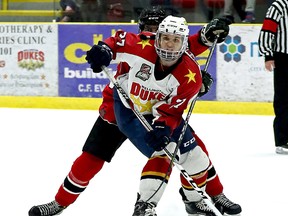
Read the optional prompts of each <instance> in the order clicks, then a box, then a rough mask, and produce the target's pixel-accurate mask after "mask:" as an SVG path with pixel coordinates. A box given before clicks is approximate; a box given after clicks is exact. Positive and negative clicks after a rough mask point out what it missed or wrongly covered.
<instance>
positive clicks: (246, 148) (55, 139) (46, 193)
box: [0, 108, 288, 216]
mask: <svg viewBox="0 0 288 216" xmlns="http://www.w3.org/2000/svg"><path fill="white" fill-rule="evenodd" d="M97 116H98V111H87V110H85V111H84V110H53V109H16V108H15V109H13V108H12V109H10V108H1V109H0V120H1V123H0V167H1V169H0V170H1V177H0V185H1V197H2V198H1V210H0V215H3V216H4V215H11V216H25V215H28V213H27V212H28V210H29V209H30V207H32V206H33V205H37V204H43V203H46V202H50V201H52V200H53V199H54V196H55V194H56V192H57V190H58V188H59V186H60V184H61V183H62V182H63V180H64V178H65V176H66V175H67V173H68V171H69V170H70V167H71V165H72V163H73V161H74V159H76V157H78V156H79V155H80V153H81V149H82V145H83V143H84V142H85V139H86V137H87V135H88V133H89V132H90V129H91V128H92V125H93V123H94V121H95V120H96V118H97ZM272 122H273V116H247V115H214V114H213V115H212V114H193V115H192V117H191V120H190V124H191V125H192V126H193V127H194V129H195V130H196V132H197V134H198V135H199V136H200V137H201V138H202V140H203V141H204V142H205V143H206V146H207V148H208V150H209V153H210V158H211V160H212V161H213V163H214V165H215V167H216V169H217V171H218V174H219V176H220V179H221V181H222V183H223V185H224V192H225V194H226V195H227V196H228V197H229V198H230V199H232V200H233V201H235V202H238V203H239V204H241V206H242V208H243V212H242V214H241V215H242V216H263V215H265V216H266V215H269V216H287V215H288V204H287V203H288V201H287V194H288V186H287V181H288V170H287V166H288V155H287V156H285V155H277V154H275V147H274V138H273V131H272ZM111 135H112V134H111ZM112 136H113V135H112ZM145 162H146V158H145V157H144V156H142V155H141V154H140V153H139V152H138V151H137V150H136V149H135V148H134V147H133V145H132V144H131V143H130V142H128V141H126V142H125V144H124V145H123V146H122V147H121V148H120V149H119V151H118V152H117V154H116V156H115V157H114V159H113V160H112V162H111V163H110V164H106V165H105V166H104V168H103V169H102V171H101V172H100V173H99V174H98V175H97V176H95V178H94V179H93V180H92V181H91V182H90V185H89V186H88V188H87V189H86V191H85V192H84V193H83V194H82V195H80V197H79V198H78V200H77V201H76V202H75V203H74V204H72V205H71V206H69V207H68V208H67V209H66V210H65V211H64V212H63V213H62V215H63V216H65V215H66V216H97V215H99V216H100V215H101V216H103V215H105V216H109V215H111V216H112V215H113V216H115V215H121V216H122V215H123V216H124V215H132V212H133V205H134V202H135V199H136V192H137V189H138V184H139V177H140V172H141V169H142V166H143V165H144V164H145ZM179 186H180V183H179V171H178V170H177V169H174V170H173V173H172V177H171V180H170V183H169V185H168V187H167V189H166V192H165V193H164V196H163V198H162V200H161V201H160V203H159V205H158V207H157V213H158V216H176V215H177V216H181V215H183V216H185V215H187V214H186V213H185V210H184V205H183V203H182V201H181V198H180V195H179V194H178V188H179Z"/></svg>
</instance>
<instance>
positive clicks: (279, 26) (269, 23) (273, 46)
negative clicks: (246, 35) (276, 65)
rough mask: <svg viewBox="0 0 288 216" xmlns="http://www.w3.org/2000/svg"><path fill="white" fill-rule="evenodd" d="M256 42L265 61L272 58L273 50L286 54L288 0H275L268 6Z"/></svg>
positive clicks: (287, 45) (287, 50)
mask: <svg viewBox="0 0 288 216" xmlns="http://www.w3.org/2000/svg"><path fill="white" fill-rule="evenodd" d="M258 44H259V52H260V54H261V55H264V56H265V60H266V61H267V60H272V59H273V52H280V53H286V54H288V0H275V1H274V2H273V3H272V5H271V6H270V7H269V8H268V10H267V13H266V16H265V19H264V22H263V25H262V28H261V31H260V35H259V40H258Z"/></svg>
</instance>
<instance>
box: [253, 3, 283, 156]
mask: <svg viewBox="0 0 288 216" xmlns="http://www.w3.org/2000/svg"><path fill="white" fill-rule="evenodd" d="M258 43H259V52H260V54H261V55H264V56H265V68H266V70H268V71H270V72H272V71H274V101H273V107H274V112H275V118H274V122H273V127H274V137H275V146H276V153H278V154H288V0H275V1H274V2H273V3H272V4H271V6H270V7H269V8H268V10H267V13H266V16H265V19H264V22H263V26H262V29H261V31H260V35H259V40H258Z"/></svg>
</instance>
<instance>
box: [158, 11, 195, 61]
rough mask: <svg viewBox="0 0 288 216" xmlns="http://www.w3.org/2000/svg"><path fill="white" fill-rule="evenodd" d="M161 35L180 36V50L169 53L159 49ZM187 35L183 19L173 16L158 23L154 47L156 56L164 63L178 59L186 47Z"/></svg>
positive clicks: (186, 27)
mask: <svg viewBox="0 0 288 216" xmlns="http://www.w3.org/2000/svg"><path fill="white" fill-rule="evenodd" d="M163 33H165V34H171V35H178V36H181V38H182V46H181V48H180V50H178V51H171V50H166V49H163V48H161V46H160V43H161V35H162V34H163ZM188 35H189V29H188V25H187V22H186V20H185V18H183V17H174V16H168V17H166V18H165V19H164V20H163V21H162V23H160V25H159V28H158V31H157V33H156V41H155V44H154V46H155V49H156V52H157V54H158V56H159V57H160V58H161V59H163V60H166V61H173V60H176V59H178V58H180V57H181V56H182V54H183V53H184V52H185V50H186V48H187V46H188Z"/></svg>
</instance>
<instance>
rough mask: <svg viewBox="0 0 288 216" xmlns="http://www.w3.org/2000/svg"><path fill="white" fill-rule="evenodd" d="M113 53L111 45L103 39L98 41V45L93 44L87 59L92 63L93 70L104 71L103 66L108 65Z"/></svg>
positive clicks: (96, 71)
mask: <svg viewBox="0 0 288 216" xmlns="http://www.w3.org/2000/svg"><path fill="white" fill-rule="evenodd" d="M112 56H113V53H112V51H111V49H110V47H109V46H108V45H107V44H105V43H104V42H102V41H99V42H98V45H93V46H92V48H91V49H90V50H88V51H87V55H86V57H85V59H86V60H87V62H88V63H89V64H90V67H91V68H92V69H93V72H95V73H99V72H101V71H102V69H101V66H103V65H104V66H106V67H107V66H108V65H109V64H110V62H111V60H112Z"/></svg>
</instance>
